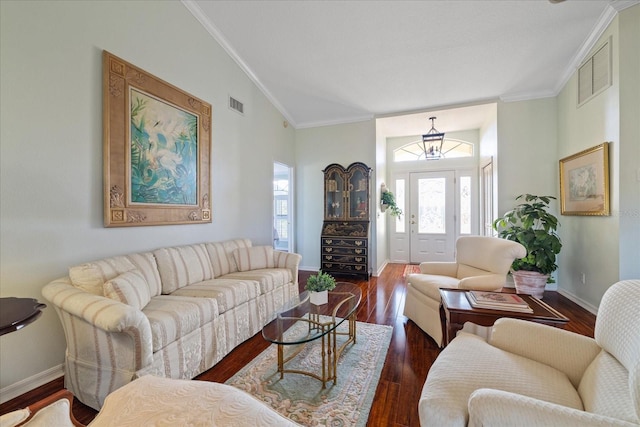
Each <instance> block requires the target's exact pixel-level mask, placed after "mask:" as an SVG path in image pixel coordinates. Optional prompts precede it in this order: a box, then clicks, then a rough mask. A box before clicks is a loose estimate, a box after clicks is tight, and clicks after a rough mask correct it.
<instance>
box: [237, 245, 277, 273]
mask: <svg viewBox="0 0 640 427" xmlns="http://www.w3.org/2000/svg"><path fill="white" fill-rule="evenodd" d="M233 259H234V260H235V262H236V265H237V266H238V271H249V270H258V269H260V268H273V267H275V264H274V262H273V248H272V247H271V246H252V247H250V248H238V249H236V250H234V251H233Z"/></svg>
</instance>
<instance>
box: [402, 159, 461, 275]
mask: <svg viewBox="0 0 640 427" xmlns="http://www.w3.org/2000/svg"><path fill="white" fill-rule="evenodd" d="M409 180H410V185H409V191H410V197H409V203H410V209H409V218H408V219H409V228H410V237H409V239H410V246H411V251H410V253H411V263H420V262H424V261H453V260H454V251H455V236H456V228H455V220H456V218H455V185H454V184H455V172H454V171H438V172H418V173H411V174H410V178H409Z"/></svg>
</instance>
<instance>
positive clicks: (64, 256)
mask: <svg viewBox="0 0 640 427" xmlns="http://www.w3.org/2000/svg"><path fill="white" fill-rule="evenodd" d="M0 19H1V21H0V31H1V33H0V43H1V44H0V55H1V56H0V64H1V66H2V72H1V73H0V92H1V93H2V97H1V104H0V162H1V166H0V173H1V178H0V186H1V187H0V188H1V203H0V212H1V214H0V230H1V238H0V244H1V247H0V255H1V257H0V266H1V273H0V274H1V276H0V295H1V296H2V297H9V296H17V297H30V298H37V299H39V300H40V301H43V302H44V298H43V297H42V295H41V293H40V290H41V289H42V287H43V286H44V285H45V284H46V283H47V282H49V281H51V280H52V279H55V278H57V277H60V276H64V275H65V274H66V272H67V269H68V267H69V266H72V265H75V264H79V263H82V262H86V261H90V260H94V259H99V258H102V257H107V256H112V255H118V254H124V253H129V252H137V251H146V250H152V249H155V248H158V247H163V246H170V245H181V244H189V243H195V242H201V241H218V240H224V239H228V238H236V237H248V238H251V239H252V240H253V241H254V243H255V244H270V242H271V239H272V225H271V224H272V194H273V184H272V175H273V162H274V161H279V162H282V163H286V164H289V165H293V164H294V163H295V152H294V151H295V144H294V141H295V131H294V129H293V128H292V127H291V126H289V127H285V126H284V125H283V123H284V118H283V116H282V115H281V114H280V113H279V112H278V111H277V110H276V108H274V107H273V106H272V105H271V103H270V102H269V101H268V99H266V97H265V96H264V95H263V93H262V92H261V91H260V90H259V89H258V88H257V87H256V86H255V85H254V84H253V83H252V82H251V80H250V79H249V78H248V77H247V76H246V74H245V73H244V72H243V71H242V70H241V69H240V67H239V66H238V65H237V64H236V63H235V62H234V61H233V60H232V59H231V58H230V57H229V56H228V55H227V54H226V53H225V51H224V50H223V49H222V48H221V46H220V45H218V44H217V43H216V42H215V41H214V39H213V38H212V37H211V35H210V34H208V33H207V32H206V31H205V29H204V28H203V26H202V25H201V24H200V23H199V22H198V21H197V20H196V19H195V18H194V17H193V15H192V14H191V13H190V12H189V11H188V10H187V9H186V8H185V6H184V5H182V4H181V3H180V2H175V1H172V2H169V1H162V2H153V3H150V2H147V1H126V2H121V1H99V2H93V1H92V2H78V1H56V2H48V1H4V0H3V1H2V2H0ZM103 49H105V50H108V51H110V52H111V53H113V54H114V55H117V56H119V57H121V58H123V59H124V60H126V61H129V62H131V63H133V64H135V65H137V66H139V67H140V68H142V69H144V70H146V71H148V72H150V73H152V74H154V75H156V76H157V77H160V78H161V79H163V80H165V81H167V82H170V83H171V84H173V85H175V86H177V87H179V88H181V89H183V90H185V91H187V92H189V93H191V94H193V95H194V96H197V97H199V98H201V99H203V100H205V101H207V102H209V103H211V104H212V106H213V125H212V168H211V169H212V209H213V222H212V223H211V224H205V225H193V226H191V225H180V226H162V227H131V228H110V229H107V228H104V227H103V219H102V206H103V202H102V200H103V194H102V65H101V55H102V50H103ZM229 95H231V96H233V97H235V98H237V99H239V100H241V101H243V102H244V106H245V113H244V115H243V116H242V115H240V114H237V113H235V112H233V111H231V110H229V109H228V108H227V97H228V96H229ZM318 173H319V172H318ZM64 350H65V338H64V334H63V331H62V327H61V326H60V321H59V320H58V316H57V315H56V314H55V312H54V310H53V308H52V306H50V307H48V308H47V309H45V310H44V314H43V316H42V317H41V318H40V319H39V320H38V321H37V322H35V323H34V324H32V325H29V326H28V327H26V328H25V329H23V330H21V331H18V332H15V333H12V334H7V335H4V336H2V337H0V351H1V357H0V388H1V389H2V398H3V400H6V399H8V398H11V397H12V396H11V393H13V392H14V391H16V390H18V391H20V390H21V388H24V387H26V389H27V390H28V389H31V388H32V387H31V386H30V385H33V384H35V385H39V384H38V383H43V382H46V381H47V380H50V379H53V378H56V377H58V376H60V375H61V370H60V366H61V364H62V363H63V360H64ZM9 386H11V387H9ZM22 391H24V390H22Z"/></svg>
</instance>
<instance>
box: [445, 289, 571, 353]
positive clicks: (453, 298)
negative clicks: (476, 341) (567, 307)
mask: <svg viewBox="0 0 640 427" xmlns="http://www.w3.org/2000/svg"><path fill="white" fill-rule="evenodd" d="M466 292H467V289H440V296H441V298H442V307H441V308H440V318H441V320H442V325H443V331H442V332H443V335H444V337H445V340H444V343H445V345H447V344H449V343H450V342H451V340H452V339H454V338H455V336H456V333H457V332H458V331H459V330H460V329H462V327H463V326H464V324H465V322H472V323H475V324H476V325H480V326H493V324H494V323H495V321H496V320H498V319H499V318H501V317H511V318H514V319H522V320H530V321H532V322H537V323H542V324H545V325H550V326H555V327H558V328H564V327H565V325H566V324H567V322H569V319H568V318H567V317H565V316H563V315H562V313H560V312H559V311H557V310H555V309H554V308H552V307H551V306H549V305H548V304H545V303H544V302H542V301H540V300H539V299H537V298H535V297H533V296H531V295H524V294H518V295H519V296H520V297H521V298H522V299H524V300H525V301H526V302H527V304H529V307H531V308H532V309H533V313H520V312H517V311H508V310H490V309H484V308H473V307H472V306H471V304H470V303H469V300H468V299H467V296H466Z"/></svg>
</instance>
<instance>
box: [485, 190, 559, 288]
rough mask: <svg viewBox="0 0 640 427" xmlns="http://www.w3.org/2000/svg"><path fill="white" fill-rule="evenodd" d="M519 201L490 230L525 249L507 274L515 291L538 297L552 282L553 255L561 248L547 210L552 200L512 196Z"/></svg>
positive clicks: (554, 222) (553, 223)
mask: <svg viewBox="0 0 640 427" xmlns="http://www.w3.org/2000/svg"><path fill="white" fill-rule="evenodd" d="M521 199H522V203H520V204H519V205H517V206H516V207H515V208H513V209H512V210H510V211H509V212H507V213H505V214H504V216H503V217H502V218H498V219H496V220H495V221H494V222H493V228H494V229H495V230H496V231H497V232H498V236H499V237H501V238H503V239H508V240H513V241H515V242H519V243H520V244H522V245H523V246H524V247H525V249H526V250H527V256H526V257H524V258H520V259H516V260H515V261H513V264H511V274H512V276H513V280H514V282H515V285H516V289H517V290H518V292H521V293H529V294H532V295H534V296H537V297H539V298H541V297H542V293H543V292H544V286H545V284H546V283H553V282H554V281H553V278H552V277H551V273H553V272H554V271H555V270H556V269H557V268H558V265H557V264H556V255H557V254H559V253H560V249H561V248H562V242H561V241H560V237H559V236H558V234H557V233H556V230H557V228H558V227H559V226H560V224H559V223H558V218H556V217H555V216H554V215H552V214H551V213H549V211H548V209H549V202H550V201H551V200H552V199H555V197H553V196H536V195H532V194H521V195H520V196H518V197H516V200H521ZM525 281H526V283H525ZM532 286H533V287H532ZM534 287H535V289H534Z"/></svg>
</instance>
